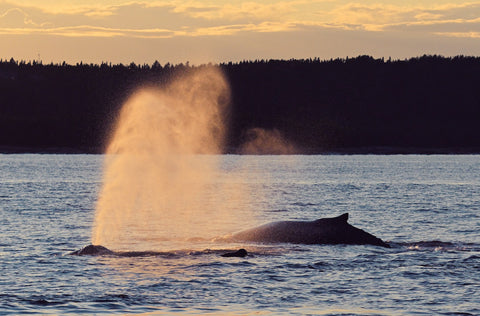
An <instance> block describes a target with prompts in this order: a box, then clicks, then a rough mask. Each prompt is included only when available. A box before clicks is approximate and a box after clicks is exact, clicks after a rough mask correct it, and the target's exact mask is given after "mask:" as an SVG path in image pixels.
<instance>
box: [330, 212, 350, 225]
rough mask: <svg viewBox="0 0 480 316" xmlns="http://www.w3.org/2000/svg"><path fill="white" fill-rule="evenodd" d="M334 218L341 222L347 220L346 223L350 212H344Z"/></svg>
mask: <svg viewBox="0 0 480 316" xmlns="http://www.w3.org/2000/svg"><path fill="white" fill-rule="evenodd" d="M332 219H333V220H337V221H339V222H345V223H346V222H347V221H348V213H344V214H342V215H340V216H337V217H334V218H332Z"/></svg>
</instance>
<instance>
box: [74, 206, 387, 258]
mask: <svg viewBox="0 0 480 316" xmlns="http://www.w3.org/2000/svg"><path fill="white" fill-rule="evenodd" d="M347 221H348V213H345V214H342V215H340V216H337V217H331V218H320V219H317V220H314V221H279V222H272V223H268V224H265V225H262V226H258V227H255V228H251V229H247V230H243V231H240V232H238V233H235V234H233V235H230V236H229V238H226V239H224V238H222V239H219V240H222V241H229V242H237V243H238V242H254V243H266V244H274V243H291V244H306V245H314V244H319V245H322V244H330V245H339V244H345V245H374V246H380V247H385V248H390V245H389V244H388V243H386V242H384V241H383V240H381V239H380V238H378V237H375V236H374V235H372V234H370V233H367V232H366V231H364V230H362V229H360V228H357V227H354V226H352V225H350V224H349V223H348V222H347ZM159 254H161V253H160V252H152V251H130V252H115V251H112V250H110V249H108V248H106V247H104V246H101V245H88V246H86V247H84V248H82V249H80V250H76V251H73V252H71V253H70V255H76V256H105V255H107V256H108V255H115V256H122V257H140V256H154V255H159ZM247 255H248V252H247V251H246V250H245V249H243V248H242V249H239V250H238V251H235V252H228V253H225V254H222V255H221V256H222V257H239V258H243V257H245V256H247Z"/></svg>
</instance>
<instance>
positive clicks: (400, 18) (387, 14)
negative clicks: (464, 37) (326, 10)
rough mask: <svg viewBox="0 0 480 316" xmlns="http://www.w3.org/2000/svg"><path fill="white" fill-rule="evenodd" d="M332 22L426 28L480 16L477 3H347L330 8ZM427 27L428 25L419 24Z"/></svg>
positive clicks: (380, 27) (368, 26) (384, 27)
mask: <svg viewBox="0 0 480 316" xmlns="http://www.w3.org/2000/svg"><path fill="white" fill-rule="evenodd" d="M330 14H331V17H332V21H333V22H334V24H335V25H337V26H339V27H344V28H346V29H351V28H352V26H356V28H357V29H364V30H368V31H386V30H396V31H405V32H407V31H425V32H432V33H438V32H436V30H435V28H436V27H438V28H439V29H442V28H444V27H445V26H447V25H450V26H453V25H455V26H458V25H464V26H472V23H473V24H474V23H476V21H477V19H478V17H479V16H480V2H474V3H460V4H457V3H455V4H444V5H433V6H425V5H421V4H419V5H416V6H407V5H401V4H400V5H385V4H360V3H349V4H346V5H343V6H340V7H337V8H336V9H334V10H332V11H331V13H330ZM422 26H428V27H422Z"/></svg>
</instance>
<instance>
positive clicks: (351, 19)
mask: <svg viewBox="0 0 480 316" xmlns="http://www.w3.org/2000/svg"><path fill="white" fill-rule="evenodd" d="M423 54H438V55H443V56H455V55H469V56H480V1H464V0H436V1H432V0H415V1H413V0H396V1H391V0H390V1H389V0H284V1H277V0H247V1H243V0H230V1H220V0H201V1H200V0H170V1H167V0H165V1H148V0H143V1H142V0H128V1H127V0H115V1H112V0H82V1H79V0H6V1H4V0H0V58H1V59H4V60H5V59H10V58H12V57H13V58H14V59H16V60H25V61H33V60H41V61H43V62H44V63H50V62H54V63H61V62H63V61H65V62H67V63H70V64H75V63H77V62H80V61H82V62H84V63H101V62H111V63H124V64H125V63H130V62H135V63H137V64H144V63H147V64H152V63H153V62H155V61H158V62H160V63H161V64H165V63H167V62H169V63H173V64H177V63H185V62H189V63H191V64H202V63H208V62H212V63H218V62H229V61H233V62H237V61H241V60H256V59H291V58H297V59H301V58H315V57H318V58H320V59H330V58H337V57H340V58H345V57H354V56H358V55H371V56H373V57H376V58H380V57H385V58H389V57H391V58H393V59H404V58H409V57H416V56H421V55H423Z"/></svg>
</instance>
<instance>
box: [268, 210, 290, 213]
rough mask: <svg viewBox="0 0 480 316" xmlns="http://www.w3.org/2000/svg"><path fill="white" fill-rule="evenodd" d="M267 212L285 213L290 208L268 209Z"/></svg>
mask: <svg viewBox="0 0 480 316" xmlns="http://www.w3.org/2000/svg"><path fill="white" fill-rule="evenodd" d="M265 212H267V213H284V212H288V210H267V211H265Z"/></svg>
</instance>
